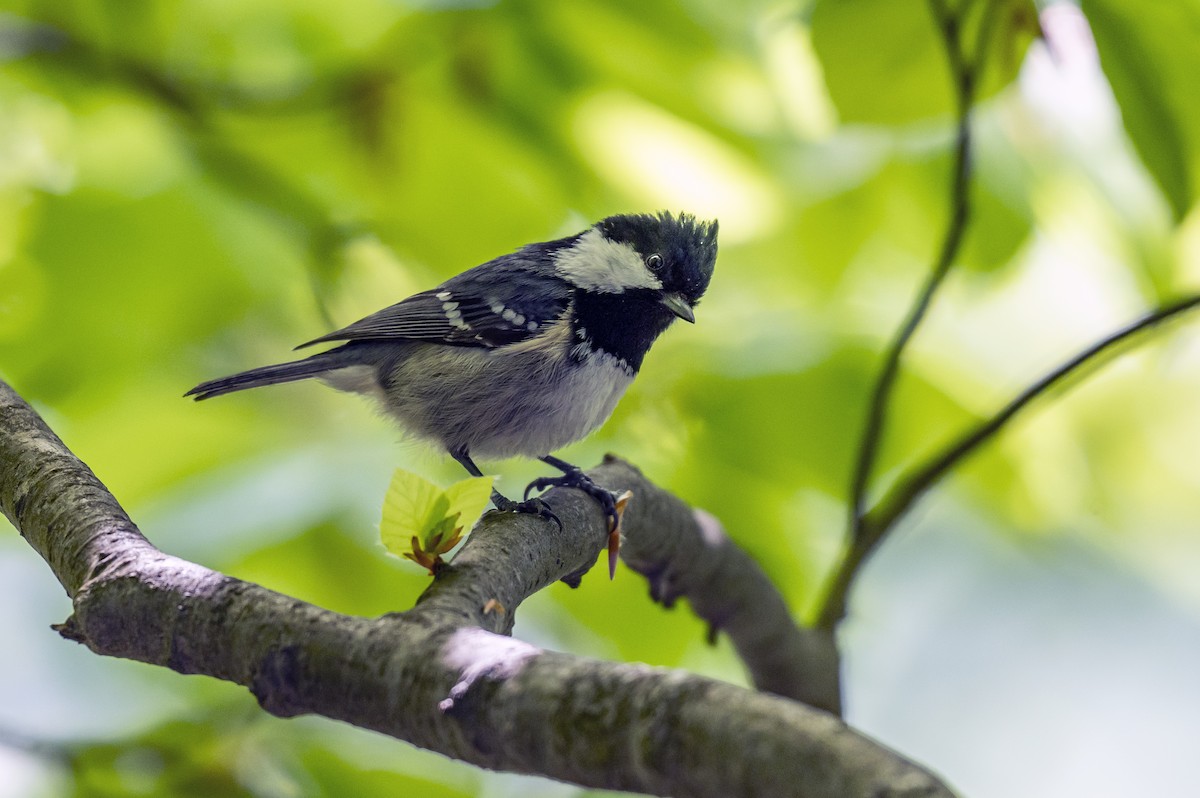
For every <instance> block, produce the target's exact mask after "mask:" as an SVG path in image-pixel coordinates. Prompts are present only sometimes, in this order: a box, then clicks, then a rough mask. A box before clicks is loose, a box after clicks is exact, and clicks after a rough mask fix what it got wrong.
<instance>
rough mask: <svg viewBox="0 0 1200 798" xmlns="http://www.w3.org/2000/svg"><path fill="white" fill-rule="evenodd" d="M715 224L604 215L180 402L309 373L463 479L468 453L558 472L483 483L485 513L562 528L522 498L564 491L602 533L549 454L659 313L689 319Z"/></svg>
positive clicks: (613, 506) (621, 373) (612, 396)
mask: <svg viewBox="0 0 1200 798" xmlns="http://www.w3.org/2000/svg"><path fill="white" fill-rule="evenodd" d="M717 229H718V225H717V222H716V221H715V220H713V221H700V220H697V218H696V217H695V216H693V215H690V214H686V213H680V214H677V215H676V214H672V213H669V212H666V211H660V212H658V213H633V214H619V215H613V216H608V217H607V218H604V219H602V220H600V221H598V222H596V223H595V224H593V225H591V226H590V227H588V228H587V229H585V230H583V231H581V232H579V233H576V234H575V235H571V236H567V237H565V238H559V239H557V240H553V241H546V242H539V243H532V244H527V245H525V246H523V247H521V248H520V249H517V250H516V251H514V252H511V253H509V254H506V255H501V256H500V257H497V258H494V259H492V260H489V261H487V262H486V263H483V264H481V265H479V266H475V267H474V268H471V269H468V270H467V271H465V272H462V273H461V274H458V275H456V276H454V277H452V278H450V279H449V280H446V281H445V282H443V283H442V284H441V285H438V286H436V287H434V288H431V289H429V290H427V291H422V292H420V293H417V294H414V295H412V296H410V297H408V298H407V299H404V300H403V301H401V302H398V303H396V304H394V305H391V306H390V307H387V308H384V309H383V310H380V311H378V312H376V313H373V314H371V315H370V316H367V317H365V318H363V319H360V320H359V321H356V322H354V323H353V324H350V325H348V326H346V327H343V328H341V329H340V330H336V331H334V332H331V333H328V334H327V335H322V336H320V337H318V338H314V339H313V340H311V341H307V342H305V343H303V344H300V346H297V347H296V349H304V348H306V347H309V346H314V345H318V344H334V343H337V344H339V345H338V346H336V347H334V348H332V349H327V350H326V351H322V352H319V353H318V354H314V355H312V356H310V357H307V358H304V359H302V360H296V361H291V362H287V363H280V364H277V365H271V366H263V367H260V368H255V369H251V370H249V371H244V372H241V373H238V374H233V375H231V376H228V377H222V378H220V379H215V380H210V381H208V382H204V383H201V384H200V385H197V386H196V387H195V388H192V389H191V390H190V391H188V392H187V393H186V394H185V396H192V397H194V398H195V399H196V400H197V401H199V400H204V399H210V398H212V397H215V396H221V395H222V394H227V393H232V392H234V391H241V390H245V389H247V388H257V387H259V386H264V385H274V384H276V383H286V382H293V381H296V380H304V379H310V378H315V379H318V380H321V381H323V382H325V383H327V384H329V385H331V386H332V387H334V388H337V389H340V390H343V391H350V392H355V393H360V394H366V395H368V396H372V397H374V398H375V399H376V400H378V402H379V403H380V404H381V405H382V407H383V409H384V411H385V412H386V413H387V414H388V415H390V416H392V417H393V418H394V419H395V420H396V421H397V422H398V423H399V425H400V427H401V428H402V429H403V430H405V431H406V432H408V433H409V434H411V435H412V436H414V437H416V438H418V439H420V440H424V441H427V442H431V443H433V444H435V445H436V446H438V447H440V448H441V449H443V450H444V451H446V452H447V453H449V455H450V456H451V457H452V458H454V459H455V460H456V461H458V462H459V463H460V464H461V465H462V466H463V468H465V469H466V470H467V472H468V473H470V474H471V475H472V476H476V477H479V476H483V472H482V471H481V470H480V468H479V467H478V465H476V463H475V459H474V458H476V457H478V458H481V459H485V460H493V459H506V458H510V457H517V456H522V457H532V458H537V459H539V460H541V461H542V462H543V463H545V464H547V465H549V466H551V467H553V468H555V469H556V470H557V471H559V472H561V474H560V475H556V476H543V477H539V478H537V479H535V480H533V481H532V482H531V483H529V486H528V487H527V488H526V490H525V494H524V497H523V501H515V500H512V499H509V498H507V497H505V496H504V495H503V494H501V493H500V492H499V491H497V490H494V489H493V491H492V495H491V499H492V503H493V504H494V505H495V507H496V509H497V510H500V511H511V512H525V513H533V514H536V515H539V516H542V517H545V518H548V519H550V520H553V521H554V522H555V523H557V524H558V525H559V527H560V528H561V526H562V524H561V522H560V521H559V519H558V517H557V516H555V515H554V513H553V511H552V510H550V509H549V507H548V506H547V505H546V503H545V502H544V501H542V500H541V499H540V498H530V494H531V493H533V492H535V491H541V490H544V489H547V488H550V487H572V488H578V489H579V490H582V491H583V492H584V493H586V494H587V495H589V496H591V497H592V498H594V499H595V500H596V501H597V502H598V503H599V504H600V507H601V509H602V510H603V512H604V514H605V517H606V518H607V520H608V523H609V528H610V531H612V530H615V529H617V527H618V526H619V524H620V518H619V513H618V508H617V498H616V497H615V496H614V494H613V493H612V492H610V491H608V490H607V489H605V488H603V487H601V486H600V485H598V484H596V482H595V481H594V480H592V479H591V477H589V476H588V475H587V474H586V473H585V472H584V471H583V470H582V469H580V468H579V467H578V466H575V465H573V464H571V463H569V462H567V461H565V460H561V459H559V458H558V457H555V456H554V454H553V452H555V451H556V450H558V449H560V448H562V447H564V446H566V445H568V444H571V443H574V442H576V441H579V440H581V439H583V438H584V437H586V436H587V435H588V434H589V433H591V432H592V431H593V430H595V429H596V428H598V427H600V426H601V425H602V424H603V423H604V422H605V421H606V420H607V419H608V417H609V415H610V414H611V413H612V411H613V409H614V407H615V406H616V404H617V402H618V400H619V399H620V398H621V396H622V395H623V394H624V393H625V390H626V389H627V388H628V387H629V385H630V383H631V382H632V381H633V379H634V377H635V376H636V375H637V373H638V372H639V370H640V369H641V367H642V362H643V359H644V358H645V356H646V353H647V352H648V351H649V349H650V347H651V345H652V344H653V343H654V341H655V340H656V339H657V338H658V337H659V336H660V335H661V334H662V333H663V332H664V331H666V329H667V328H668V327H670V326H671V324H672V322H674V321H675V320H676V319H683V320H684V321H686V322H691V323H694V322H695V315H694V310H695V308H696V305H697V303H698V302H699V301H700V298H701V297H702V296H703V295H704V293H705V291H706V290H707V289H708V284H709V281H710V279H711V277H712V274H713V269H714V266H715V264H716V257H717ZM613 534H615V532H614V533H613Z"/></svg>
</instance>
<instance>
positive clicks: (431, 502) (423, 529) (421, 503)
mask: <svg viewBox="0 0 1200 798" xmlns="http://www.w3.org/2000/svg"><path fill="white" fill-rule="evenodd" d="M439 499H441V500H442V504H443V505H447V506H448V502H446V501H445V493H444V491H442V489H441V488H439V487H438V486H437V485H435V484H433V483H432V482H430V481H429V480H427V479H425V478H424V477H420V476H417V475H416V474H413V473H411V472H409V471H405V470H403V469H401V468H397V469H396V471H395V473H394V474H392V482H391V484H390V485H388V490H387V495H385V496H384V499H383V517H382V518H381V519H380V522H379V533H380V538H381V539H382V540H383V545H384V546H385V547H386V548H387V550H388V551H390V552H391V553H392V554H396V555H403V554H404V552H406V551H409V550H411V548H412V547H413V543H412V539H413V538H416V539H417V540H418V541H421V540H424V539H425V535H426V534H427V533H428V532H429V530H430V528H431V527H432V526H433V525H434V524H436V523H437V522H438V521H440V520H441V519H442V518H443V517H444V515H445V513H444V512H443V513H440V514H439V513H438V500H439Z"/></svg>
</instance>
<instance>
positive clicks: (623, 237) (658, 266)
mask: <svg viewBox="0 0 1200 798" xmlns="http://www.w3.org/2000/svg"><path fill="white" fill-rule="evenodd" d="M716 259H717V223H716V222H715V221H714V222H700V221H697V220H696V217H694V216H691V215H689V214H680V215H679V216H674V215H672V214H670V213H666V212H662V213H658V214H648V213H638V214H622V215H620V216H609V217H608V218H607V219H603V220H601V221H599V222H597V223H596V224H595V225H593V226H592V228H591V229H590V230H587V231H585V232H584V233H582V234H580V235H579V236H578V237H577V238H576V239H575V240H574V241H573V242H572V243H571V245H570V246H568V247H566V248H564V249H562V250H560V251H559V252H558V253H556V255H555V268H556V269H557V271H558V273H559V274H560V275H561V276H562V277H563V278H564V279H566V280H567V281H568V282H570V283H572V284H574V285H575V286H576V287H578V288H581V289H583V290H585V291H590V292H594V293H600V294H626V293H627V292H628V293H630V294H633V293H636V294H639V295H645V294H648V293H651V294H654V295H655V296H656V297H657V298H658V300H659V301H660V302H661V303H662V305H663V306H665V307H666V308H668V309H669V310H670V311H671V312H672V313H674V314H675V315H676V316H679V317H680V318H683V319H686V320H688V321H692V320H693V316H692V308H693V307H694V306H695V305H696V303H697V302H699V301H700V297H701V296H703V294H704V291H705V290H706V289H707V288H708V282H709V280H710V279H711V278H712V273H713V266H714V265H715V263H716Z"/></svg>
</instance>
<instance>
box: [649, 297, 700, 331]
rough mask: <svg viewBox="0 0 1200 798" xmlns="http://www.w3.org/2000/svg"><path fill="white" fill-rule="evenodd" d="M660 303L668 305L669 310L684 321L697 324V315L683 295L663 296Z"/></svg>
mask: <svg viewBox="0 0 1200 798" xmlns="http://www.w3.org/2000/svg"><path fill="white" fill-rule="evenodd" d="M658 301H659V302H661V303H663V304H664V305H666V306H667V310H669V311H671V312H672V313H674V314H675V315H676V316H678V317H679V318H681V319H683V320H684V321H686V322H689V323H691V324H695V323H696V315H695V314H694V313H692V306H691V305H689V304H688V301H687V300H686V299H684V298H683V294H680V293H670V294H663V295H662V297H660V298H659V300H658Z"/></svg>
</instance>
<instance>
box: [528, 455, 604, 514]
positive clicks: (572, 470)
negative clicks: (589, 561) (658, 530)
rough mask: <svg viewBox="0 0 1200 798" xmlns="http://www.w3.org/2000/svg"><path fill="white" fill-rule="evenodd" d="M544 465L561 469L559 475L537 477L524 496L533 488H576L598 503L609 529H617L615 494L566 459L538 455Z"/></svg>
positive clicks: (533, 489)
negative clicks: (560, 474)
mask: <svg viewBox="0 0 1200 798" xmlns="http://www.w3.org/2000/svg"><path fill="white" fill-rule="evenodd" d="M538 459H539V460H541V461H542V462H543V463H545V464H546V465H551V466H554V467H555V468H557V469H558V470H559V471H562V472H563V474H562V476H561V477H538V478H537V479H535V480H534V481H533V482H530V483H529V485H528V487H526V488H525V498H526V499H528V498H529V494H530V493H532V492H533V491H535V490H545V489H546V488H578V489H579V490H581V491H583V492H584V493H586V494H587V495H589V496H591V497H592V498H593V499H595V500H596V501H597V502H599V503H600V509H601V510H603V511H604V517H605V519H606V520H607V521H608V528H609V531H612V530H615V529H617V527H619V526H620V524H621V516H620V514H619V513H618V512H617V498H618V496H617V494H615V493H613V492H612V491H610V490H608V489H607V488H603V487H601V486H600V485H598V484H596V481H595V480H593V479H592V478H591V477H589V476H588V475H587V474H585V473H583V469H581V468H579V467H578V466H573V465H571V464H570V463H568V462H567V461H566V460H560V459H558V458H557V457H554V456H552V455H546V456H545V457H539V458H538Z"/></svg>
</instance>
